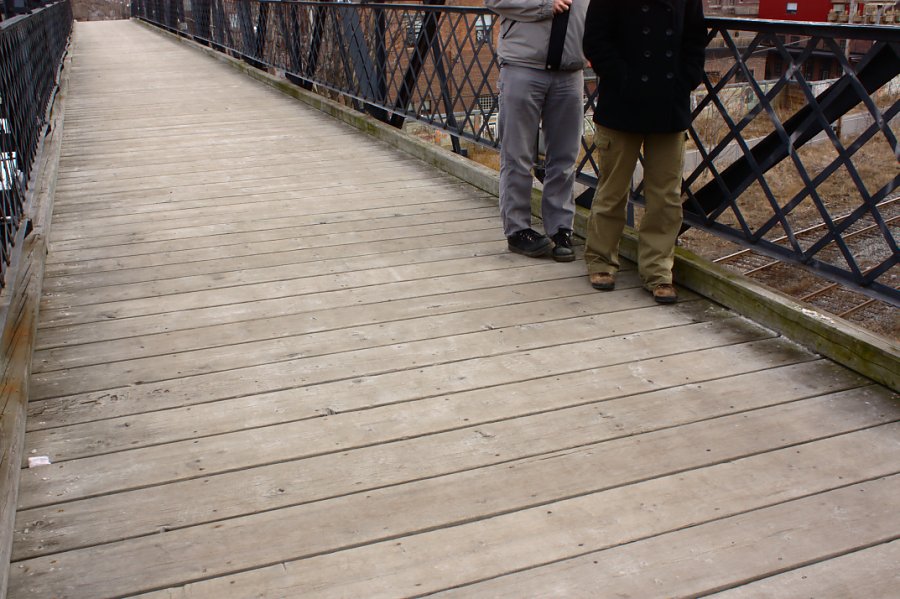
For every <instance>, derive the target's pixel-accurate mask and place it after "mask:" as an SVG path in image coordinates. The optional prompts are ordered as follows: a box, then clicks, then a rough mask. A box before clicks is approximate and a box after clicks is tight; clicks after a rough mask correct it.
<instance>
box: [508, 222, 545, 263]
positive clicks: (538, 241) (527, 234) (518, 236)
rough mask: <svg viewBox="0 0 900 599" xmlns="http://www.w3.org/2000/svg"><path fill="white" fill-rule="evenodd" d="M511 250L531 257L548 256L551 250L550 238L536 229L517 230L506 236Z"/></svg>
mask: <svg viewBox="0 0 900 599" xmlns="http://www.w3.org/2000/svg"><path fill="white" fill-rule="evenodd" d="M506 241H507V245H508V246H509V251H511V252H515V253H516V254H523V255H525V256H528V257H529V258H538V257H540V256H546V255H547V253H548V252H550V240H549V239H547V237H546V236H544V235H541V234H540V233H538V232H537V231H535V230H534V229H523V230H521V231H516V232H515V233H513V234H512V235H510V236H509V237H507V238H506Z"/></svg>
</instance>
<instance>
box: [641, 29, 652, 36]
mask: <svg viewBox="0 0 900 599" xmlns="http://www.w3.org/2000/svg"><path fill="white" fill-rule="evenodd" d="M641 33H643V34H644V35H650V28H649V27H644V28H643V29H641Z"/></svg>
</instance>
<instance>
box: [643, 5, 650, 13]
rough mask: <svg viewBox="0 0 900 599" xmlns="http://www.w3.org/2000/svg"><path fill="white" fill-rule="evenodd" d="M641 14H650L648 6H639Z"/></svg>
mask: <svg viewBox="0 0 900 599" xmlns="http://www.w3.org/2000/svg"><path fill="white" fill-rule="evenodd" d="M641 12H650V6H649V5H647V4H645V5H643V6H641Z"/></svg>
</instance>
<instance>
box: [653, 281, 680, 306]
mask: <svg viewBox="0 0 900 599" xmlns="http://www.w3.org/2000/svg"><path fill="white" fill-rule="evenodd" d="M650 293H652V294H653V299H654V300H656V302H657V303H658V304H674V303H675V302H676V301H678V292H677V291H675V285H672V284H670V283H660V284H659V285H657V286H656V287H654V288H653V289H651V290H650Z"/></svg>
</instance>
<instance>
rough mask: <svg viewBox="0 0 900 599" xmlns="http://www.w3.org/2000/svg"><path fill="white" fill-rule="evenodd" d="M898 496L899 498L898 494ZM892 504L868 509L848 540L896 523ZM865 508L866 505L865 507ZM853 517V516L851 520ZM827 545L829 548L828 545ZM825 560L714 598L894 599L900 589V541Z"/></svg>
mask: <svg viewBox="0 0 900 599" xmlns="http://www.w3.org/2000/svg"><path fill="white" fill-rule="evenodd" d="M854 490H856V489H853V490H851V491H850V493H852V491H854ZM868 490H869V488H866V491H867V492H868ZM894 497H895V498H896V495H895V496H894ZM876 499H877V497H876ZM890 503H891V498H886V499H885V503H883V504H878V505H875V504H872V505H870V506H868V507H869V509H870V510H871V511H870V512H869V514H867V516H868V517H867V518H865V519H860V520H861V521H860V522H859V523H858V524H857V526H858V527H859V528H855V529H851V530H849V531H848V534H847V537H849V538H851V539H852V538H853V535H857V534H858V532H859V530H866V529H867V528H868V527H870V526H871V525H872V523H875V524H876V525H878V524H880V523H884V528H887V525H889V524H890V523H891V522H892V520H891V518H892V517H894V516H896V514H897V513H898V511H897V510H896V509H894V510H893V511H892V512H891V513H890V514H886V513H884V511H883V508H884V506H889V505H890ZM863 507H866V505H865V504H863ZM835 508H837V509H835V510H834V511H840V512H841V513H842V514H843V513H847V512H850V509H849V508H844V509H840V508H841V506H835ZM852 515H853V514H850V516H851V517H852ZM848 520H849V518H848ZM844 522H845V520H844V519H843V518H842V520H841V524H843V523H844ZM847 523H848V524H853V523H854V522H853V521H852V520H849V521H848V522H847ZM823 524H827V523H823ZM822 530H825V531H827V530H828V528H827V526H823V527H822ZM893 530H897V528H896V527H894V529H893ZM829 537H830V540H832V542H833V538H834V537H833V535H829ZM872 537H875V535H872ZM870 538H871V537H870ZM822 542H823V544H824V542H825V539H822ZM825 546H826V547H827V545H825ZM857 546H858V547H865V544H864V543H862V542H858V543H857ZM823 557H825V558H830V559H827V560H825V561H820V562H819V563H816V564H812V565H809V566H806V567H804V568H798V569H796V570H792V571H790V572H785V573H783V574H777V575H775V576H771V577H769V578H765V579H763V580H760V581H758V582H754V583H750V584H747V585H743V586H741V587H738V588H736V589H732V590H728V591H724V592H722V593H716V594H715V595H711V597H715V598H716V599H742V598H747V599H749V598H752V597H772V598H781V597H798V596H803V597H816V599H846V598H847V597H892V596H894V595H896V594H897V589H898V588H900V568H898V567H897V564H900V541H897V540H894V541H892V542H890V543H884V544H881V545H876V546H875V547H870V548H867V549H863V550H860V551H856V552H854V553H851V554H848V555H841V556H838V557H833V556H832V555H827V554H825V555H823ZM782 567H784V566H782Z"/></svg>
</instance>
